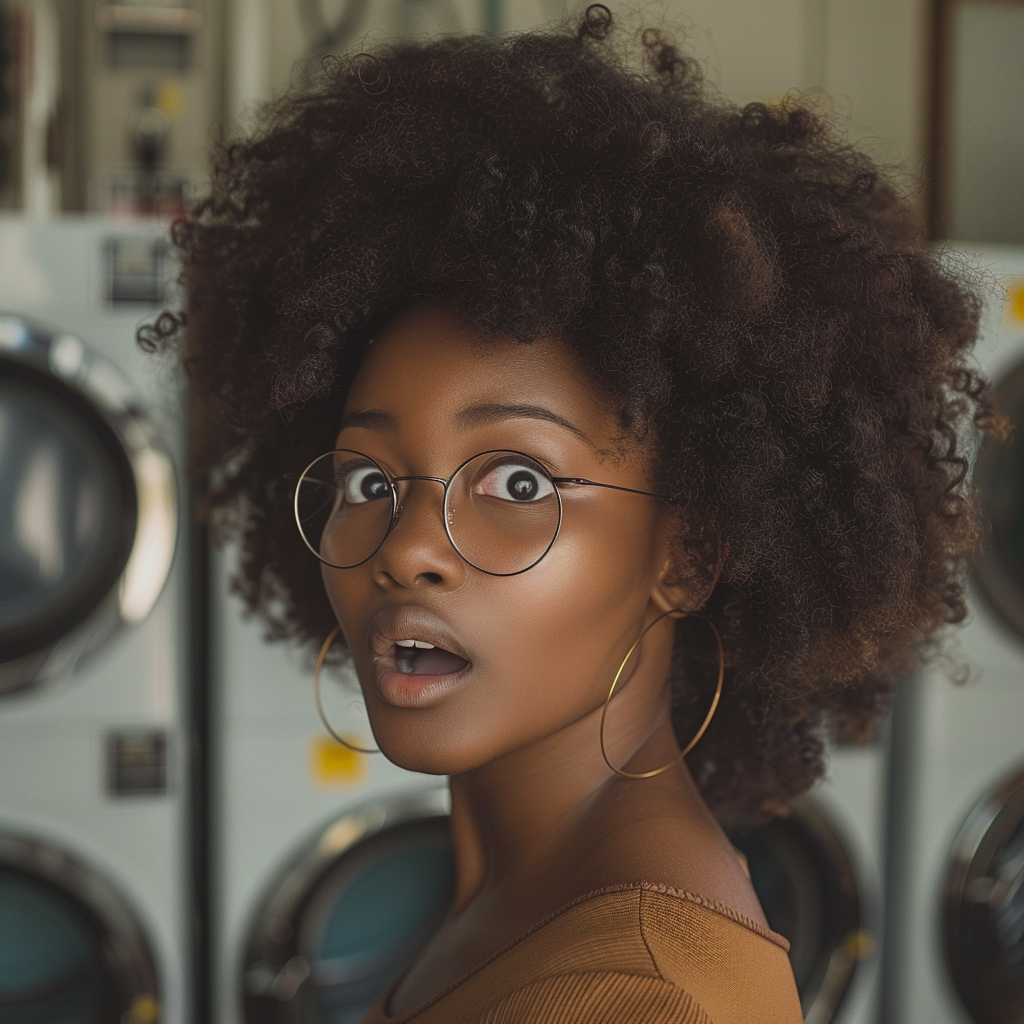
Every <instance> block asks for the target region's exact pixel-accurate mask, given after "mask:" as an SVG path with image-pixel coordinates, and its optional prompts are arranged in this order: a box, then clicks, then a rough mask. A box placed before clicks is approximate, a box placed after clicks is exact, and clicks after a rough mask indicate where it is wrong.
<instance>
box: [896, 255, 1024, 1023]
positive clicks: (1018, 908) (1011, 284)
mask: <svg viewBox="0 0 1024 1024" xmlns="http://www.w3.org/2000/svg"><path fill="white" fill-rule="evenodd" d="M959 248H961V249H962V251H963V252H964V253H966V255H967V257H968V258H969V259H970V260H971V261H972V262H976V263H977V264H979V265H980V266H981V267H982V268H983V269H984V270H985V271H986V272H987V273H988V274H989V275H990V276H991V278H992V280H991V282H990V283H991V284H992V285H993V286H995V285H996V284H997V280H998V289H997V288H996V287H993V289H992V293H993V294H992V297H991V301H990V303H989V306H988V311H987V314H986V317H985V321H984V326H983V332H982V336H981V340H980V341H979V342H978V345H977V348H976V358H977V362H978V365H979V366H980V368H981V370H982V371H983V372H984V373H985V375H986V376H987V377H988V378H989V379H990V380H991V381H992V382H993V384H994V385H995V386H996V392H997V395H998V398H999V401H1000V405H1001V406H1002V409H1003V411H1004V412H1005V413H1007V414H1008V415H1009V416H1010V418H1011V420H1012V421H1013V425H1014V428H1015V437H1014V440H1013V441H1012V442H1011V443H1010V444H1003V443H1000V442H996V441H993V440H991V439H986V440H985V441H984V443H983V444H982V446H981V450H980V452H979V453H978V455H977V458H976V460H975V462H974V466H973V482H974V484H975V485H976V486H977V488H978V490H979V493H980V495H981V498H982V508H983V512H984V516H985V519H986V525H985V538H984V544H983V550H982V554H981V556H980V558H979V559H978V560H977V563H976V565H975V566H974V569H973V573H972V580H971V587H970V594H969V607H970V615H969V617H968V619H967V621H966V623H965V624H964V625H963V626H961V627H958V628H956V629H955V631H954V634H953V635H954V638H955V643H956V646H955V647H954V648H953V650H952V652H951V654H952V670H953V673H954V674H955V673H956V671H957V666H961V667H963V668H964V669H966V672H967V674H968V678H967V681H966V682H960V683H957V682H954V681H952V679H951V674H950V670H949V668H950V666H947V665H944V664H942V663H938V664H935V665H932V666H931V667H930V668H929V669H928V670H927V671H925V672H923V673H921V674H920V676H919V677H918V678H917V679H915V680H912V681H911V682H910V684H909V685H908V686H907V687H906V688H905V689H904V690H903V692H902V693H901V694H900V697H899V699H898V700H897V704H896V709H895V714H894V717H893V759H892V768H891V772H892V794H893V803H892V811H893V813H892V815H891V819H890V820H891V822H892V826H893V832H892V837H891V841H892V844H893V845H892V858H891V873H890V884H889V891H890V893H891V897H890V919H891V926H890V929H889V935H890V937H891V941H890V943H889V945H888V949H887V959H886V965H885V986H884V988H885V999H884V1006H885V1018H884V1019H885V1021H886V1022H887V1024H890V1022H891V1024H969V1022H975V1024H1019V1022H1020V1021H1024V544H1022V538H1024V250H1021V249H1010V248H996V247H985V248H983V249H981V250H979V249H977V248H976V247H973V246H971V245H970V244H969V243H965V244H961V245H960V246H959Z"/></svg>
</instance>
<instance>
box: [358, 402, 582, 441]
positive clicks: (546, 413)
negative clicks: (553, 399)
mask: <svg viewBox="0 0 1024 1024" xmlns="http://www.w3.org/2000/svg"><path fill="white" fill-rule="evenodd" d="M512 419H530V420H542V421H544V422H545V423H554V424H555V425H556V426H559V427H562V428H564V429H565V430H568V431H569V432H570V433H572V434H575V435H576V437H578V438H579V439H580V440H581V441H583V442H585V443H586V444H587V445H589V447H591V448H594V447H596V446H595V444H594V442H593V441H592V440H591V439H590V438H589V437H588V436H587V435H586V434H585V433H584V432H583V431H582V430H581V429H580V428H579V427H577V426H576V424H575V423H571V422H570V421H569V420H567V419H566V418H565V417H564V416H559V415H558V413H556V412H552V411H551V410H550V409H546V408H545V407H544V406H542V405H505V404H502V403H500V402H486V403H483V404H481V405H471V406H469V407H468V408H465V409H462V410H461V411H460V412H458V413H457V414H456V416H455V423H456V426H458V427H459V428H460V429H461V430H468V429H470V428H471V427H482V426H487V425H489V424H491V423H500V422H501V421H502V420H512ZM346 427H363V428H364V429H366V430H380V431H386V432H394V431H395V430H397V429H398V420H397V419H396V418H395V417H394V416H393V415H392V414H391V413H389V412H383V411H381V410H379V409H365V410H362V411H360V412H349V413H346V414H345V415H344V416H343V417H342V419H341V426H340V428H339V429H340V430H344V429H345V428H346Z"/></svg>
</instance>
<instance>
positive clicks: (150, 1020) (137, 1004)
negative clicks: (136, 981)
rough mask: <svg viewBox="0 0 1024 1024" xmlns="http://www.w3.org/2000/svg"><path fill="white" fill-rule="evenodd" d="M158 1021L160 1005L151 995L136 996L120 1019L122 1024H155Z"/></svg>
mask: <svg viewBox="0 0 1024 1024" xmlns="http://www.w3.org/2000/svg"><path fill="white" fill-rule="evenodd" d="M159 1019H160V1004H159V1003H158V1002H157V1000H156V998H155V997H154V996H151V995H142V996H136V997H135V998H134V999H133V1000H132V1004H131V1006H129V1007H128V1010H127V1012H126V1013H125V1014H124V1015H123V1016H122V1017H121V1020H122V1021H123V1022H124V1024H156V1022H157V1021H158V1020H159Z"/></svg>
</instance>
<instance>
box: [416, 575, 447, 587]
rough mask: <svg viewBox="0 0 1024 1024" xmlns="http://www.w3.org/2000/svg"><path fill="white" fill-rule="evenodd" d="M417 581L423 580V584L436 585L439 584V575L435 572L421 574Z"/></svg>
mask: <svg viewBox="0 0 1024 1024" xmlns="http://www.w3.org/2000/svg"><path fill="white" fill-rule="evenodd" d="M417 579H421V580H423V582H424V583H432V584H435V585H436V584H438V583H440V582H441V574H440V573H437V572H421V573H420V574H419V576H418V577H417Z"/></svg>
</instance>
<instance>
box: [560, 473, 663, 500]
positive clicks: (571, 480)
mask: <svg viewBox="0 0 1024 1024" xmlns="http://www.w3.org/2000/svg"><path fill="white" fill-rule="evenodd" d="M551 482H552V483H553V484H584V485H585V486H587V487H607V488H608V489H609V490H612V491H628V492H629V493H630V494H646V495H647V497H648V498H657V499H658V500H659V501H667V502H668V503H669V504H670V505H675V504H676V502H674V501H673V500H672V499H671V498H666V497H665V495H664V494H655V493H654V491H640V490H637V489H636V488H635V487H622V486H620V485H619V484H602V483H599V482H598V481H597V480H585V479H584V478H583V477H581V476H553V477H552V478H551Z"/></svg>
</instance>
